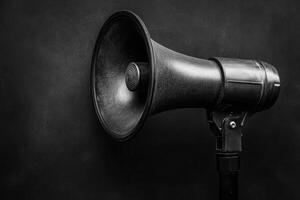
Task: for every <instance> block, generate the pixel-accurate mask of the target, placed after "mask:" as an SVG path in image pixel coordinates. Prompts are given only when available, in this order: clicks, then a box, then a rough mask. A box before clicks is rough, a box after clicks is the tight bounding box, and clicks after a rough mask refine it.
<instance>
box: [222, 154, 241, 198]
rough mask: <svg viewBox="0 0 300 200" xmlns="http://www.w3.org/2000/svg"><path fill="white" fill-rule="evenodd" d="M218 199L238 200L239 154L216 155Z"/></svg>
mask: <svg viewBox="0 0 300 200" xmlns="http://www.w3.org/2000/svg"><path fill="white" fill-rule="evenodd" d="M217 168H218V171H219V199H220V200H238V178H239V177H238V175H239V170H240V155H239V153H217Z"/></svg>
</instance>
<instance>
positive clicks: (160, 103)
mask: <svg viewBox="0 0 300 200" xmlns="http://www.w3.org/2000/svg"><path fill="white" fill-rule="evenodd" d="M91 88H92V96H93V102H94V107H95V111H96V113H97V115H98V119H99V121H100V122H101V124H102V126H103V128H104V129H105V130H106V132H107V133H108V134H109V135H110V136H112V137H113V138H115V139H116V140H119V141H123V140H126V139H128V138H130V137H132V136H133V135H134V134H136V133H137V132H138V131H139V130H140V129H141V128H142V125H143V124H144V122H145V120H146V118H147V117H148V116H150V115H153V114H156V113H159V112H162V111H167V110H170V109H176V108H185V107H198V108H204V109H206V110H207V114H208V123H209V126H210V128H211V129H212V130H213V131H214V133H215V136H216V144H217V145H216V150H217V151H216V152H217V168H218V170H219V173H220V176H219V177H220V187H219V190H220V199H222V200H223V199H224V200H236V199H238V192H237V191H238V189H237V185H238V184H237V183H238V171H239V162H240V161H239V152H240V151H241V150H242V148H241V137H242V134H241V128H242V127H243V125H244V124H245V121H246V119H247V118H248V116H249V115H251V114H253V113H255V112H258V111H262V110H265V109H268V108H270V107H271V106H272V105H273V104H274V103H275V101H276V99H277V97H278V95H279V90H280V79H279V75H278V72H277V71H276V69H275V68H274V67H273V66H272V65H270V64H268V63H266V62H262V61H258V60H243V59H232V58H220V57H212V58H209V59H199V58H195V57H191V56H187V55H184V54H181V53H178V52H175V51H172V50H170V49H168V48H166V47H164V46H162V45H160V44H158V43H157V42H155V41H154V40H152V39H151V38H150V35H149V33H148V31H147V28H146V26H145V25H144V23H143V22H142V20H141V19H140V18H139V17H138V16H137V15H135V14H134V13H132V12H130V11H120V12H117V13H115V14H113V15H112V16H111V17H109V18H108V19H107V21H106V22H105V23H104V25H103V27H102V29H101V31H100V33H99V36H98V39H97V42H96V45H95V49H94V54H93V58H92V70H91Z"/></svg>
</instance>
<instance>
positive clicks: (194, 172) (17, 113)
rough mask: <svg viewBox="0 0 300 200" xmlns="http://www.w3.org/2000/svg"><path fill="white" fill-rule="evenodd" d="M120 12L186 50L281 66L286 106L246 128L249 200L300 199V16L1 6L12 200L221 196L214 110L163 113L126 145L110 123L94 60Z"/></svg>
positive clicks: (278, 8) (189, 4)
mask: <svg viewBox="0 0 300 200" xmlns="http://www.w3.org/2000/svg"><path fill="white" fill-rule="evenodd" d="M120 9H129V10H132V11H134V12H135V13H137V14H138V15H139V16H140V17H141V18H142V19H143V20H144V21H145V23H146V25H147V27H148V29H149V32H150V34H151V36H152V38H153V39H154V40H156V41H157V42H159V43H161V44H163V45H165V46H167V47H169V48H171V49H173V50H175V51H179V52H181V53H185V54H188V55H192V56H196V57H201V58H208V57H210V56H223V57H238V58H253V59H261V60H264V61H267V62H269V63H271V64H273V65H274V66H276V67H277V69H278V71H279V73H280V75H281V82H282V86H281V94H280V97H279V99H278V101H277V103H276V104H275V106H274V107H273V108H272V109H271V110H268V111H265V112H262V113H258V114H256V115H255V116H254V117H253V118H252V119H251V120H250V121H249V123H248V124H247V126H246V128H245V129H244V141H243V142H244V152H243V154H242V171H241V176H240V187H241V188H240V196H241V199H244V200H266V199H272V200H277V199H278V200H281V199H289V200H298V199H300V190H299V186H300V181H299V180H300V171H299V168H300V156H299V155H300V149H299V144H300V123H299V122H300V112H299V111H300V102H299V100H300V78H299V75H300V67H299V63H300V59H299V58H300V57H299V47H300V43H299V42H300V39H299V38H300V37H299V35H300V28H299V27H300V23H299V22H300V12H299V9H300V7H299V3H297V2H296V1H294V2H293V1H283V0H282V1H279V0H272V1H271V0H270V1H261V0H253V1H246V0H245V1H242V0H239V1H217V0H201V1H199V0H197V1H196V0H195V1H182V2H180V1H176V0H166V1H161V0H154V1H146V0H145V1H139V0H136V1H128V0H127V1H116V0H111V1H104V0H85V1H79V0H72V1H69V0H64V1H59V0H56V1H53V0H44V1H38V0H27V1H22V0H18V1H17V0H2V1H1V2H0V58H1V59H0V114H1V115H0V119H1V121H0V124H1V140H0V176H1V179H0V181H1V189H0V191H1V199H34V200H35V199H45V200H47V199H104V200H119V199H120V200H121V199H122V200H134V199H136V200H140V199H149V200H150V199H151V200H152V199H162V200H164V199H217V187H218V184H217V173H216V167H215V164H216V163H215V154H214V147H215V142H214V137H213V136H212V133H211V132H210V131H209V129H208V127H207V124H206V118H205V111H204V110H201V109H181V110H175V111H170V112H165V113H162V114H159V115H156V116H153V117H151V118H150V119H149V120H148V121H147V123H146V124H145V126H144V128H143V130H142V131H141V132H140V134H138V135H137V136H136V137H135V138H134V139H133V140H131V141H129V142H126V143H116V142H114V141H112V140H110V138H109V137H108V136H106V135H105V133H104V131H103V129H102V128H101V126H100V125H99V123H98V121H97V118H96V115H95V113H94V110H93V106H92V100H91V94H90V87H89V73H90V62H91V57H92V51H93V47H94V43H95V40H96V37H97V34H98V31H99V30H100V27H101V25H102V24H103V22H104V21H105V19H106V18H107V17H108V16H109V15H110V14H112V13H113V12H115V11H117V10H120Z"/></svg>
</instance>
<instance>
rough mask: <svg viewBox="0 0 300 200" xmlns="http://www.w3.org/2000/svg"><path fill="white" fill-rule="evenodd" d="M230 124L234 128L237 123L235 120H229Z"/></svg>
mask: <svg viewBox="0 0 300 200" xmlns="http://www.w3.org/2000/svg"><path fill="white" fill-rule="evenodd" d="M229 126H230V128H232V129H234V128H236V123H235V121H231V122H229Z"/></svg>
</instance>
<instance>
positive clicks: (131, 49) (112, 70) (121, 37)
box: [91, 11, 154, 140]
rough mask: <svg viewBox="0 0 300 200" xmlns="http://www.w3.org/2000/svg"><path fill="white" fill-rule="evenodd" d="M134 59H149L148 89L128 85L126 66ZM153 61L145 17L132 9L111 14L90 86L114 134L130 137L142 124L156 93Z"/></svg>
mask: <svg viewBox="0 0 300 200" xmlns="http://www.w3.org/2000/svg"><path fill="white" fill-rule="evenodd" d="M125 49H126V51H124V50H125ZM135 61H142V62H148V63H149V65H148V66H149V82H148V86H147V88H146V91H134V92H132V91H130V90H129V89H128V88H127V87H126V84H125V77H124V76H125V70H126V68H127V65H128V64H129V62H135ZM153 63H154V56H153V48H152V43H151V39H150V35H149V33H148V30H147V28H146V26H145V25H144V23H143V21H142V20H141V19H140V18H139V17H138V16H137V15H135V14H134V13H132V12H130V11H119V12H116V13H115V14H113V15H112V16H110V17H109V18H108V19H107V20H106V22H105V23H104V25H103V26H102V28H101V31H100V33H99V35H98V38H97V42H96V46H95V49H94V54H93V59H92V71H91V85H92V87H91V88H92V95H93V103H94V107H95V110H96V113H97V116H98V119H99V121H100V122H101V124H102V127H103V128H104V129H105V131H106V132H107V133H109V135H111V136H112V137H113V138H115V139H117V140H126V139H129V138H130V137H132V136H133V135H134V134H135V133H137V132H138V131H139V130H140V128H141V127H142V125H143V123H144V121H145V119H146V117H147V115H148V113H149V111H150V105H151V101H152V96H153V87H154V67H153Z"/></svg>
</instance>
